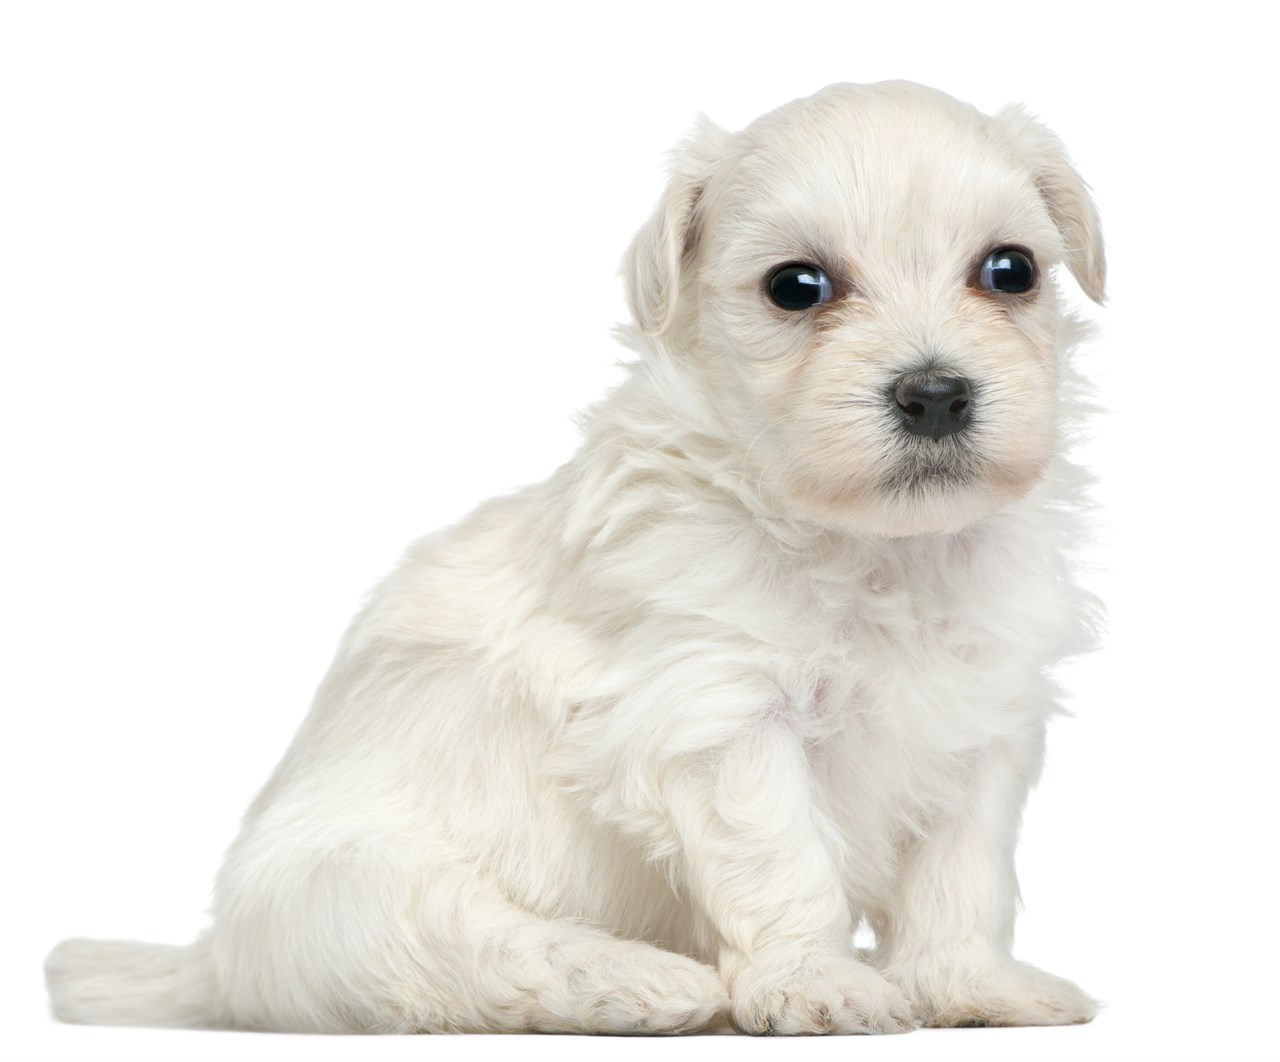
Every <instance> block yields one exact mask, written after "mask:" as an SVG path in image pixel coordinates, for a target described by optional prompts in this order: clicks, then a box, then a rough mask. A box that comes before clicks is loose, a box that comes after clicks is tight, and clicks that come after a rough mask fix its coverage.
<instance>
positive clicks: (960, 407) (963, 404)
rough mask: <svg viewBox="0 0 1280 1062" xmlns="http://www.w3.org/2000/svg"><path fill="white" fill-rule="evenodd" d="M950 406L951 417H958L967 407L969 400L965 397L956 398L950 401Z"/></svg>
mask: <svg viewBox="0 0 1280 1062" xmlns="http://www.w3.org/2000/svg"><path fill="white" fill-rule="evenodd" d="M950 408H951V415H952V416H953V417H958V416H959V415H960V414H961V413H963V412H964V411H965V410H966V409H968V408H969V400H968V399H967V398H957V399H956V400H955V401H954V402H952V403H951V407H950Z"/></svg>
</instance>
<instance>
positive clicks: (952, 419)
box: [893, 372, 972, 439]
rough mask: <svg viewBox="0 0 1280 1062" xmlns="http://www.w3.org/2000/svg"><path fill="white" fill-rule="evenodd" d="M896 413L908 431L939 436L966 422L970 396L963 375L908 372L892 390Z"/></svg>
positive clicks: (967, 420) (932, 436)
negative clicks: (896, 408) (896, 404)
mask: <svg viewBox="0 0 1280 1062" xmlns="http://www.w3.org/2000/svg"><path fill="white" fill-rule="evenodd" d="M893 397H894V399H895V400H896V401H897V403H898V415H899V416H900V417H901V418H902V423H903V425H904V426H905V427H906V429H907V431H909V432H911V433H912V434H913V435H927V436H929V438H931V439H941V438H942V437H943V436H944V435H950V434H951V433H952V432H956V431H959V430H960V429H961V428H963V427H964V426H965V425H966V424H967V423H968V422H969V407H970V405H971V404H972V396H971V394H970V392H969V381H968V380H966V379H965V378H964V377H963V376H939V375H938V374H937V373H932V372H909V373H907V375H906V376H904V377H902V379H900V380H899V381H898V386H897V387H895V388H894V390H893Z"/></svg>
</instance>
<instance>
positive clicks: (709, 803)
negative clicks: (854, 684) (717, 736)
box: [663, 718, 913, 1034]
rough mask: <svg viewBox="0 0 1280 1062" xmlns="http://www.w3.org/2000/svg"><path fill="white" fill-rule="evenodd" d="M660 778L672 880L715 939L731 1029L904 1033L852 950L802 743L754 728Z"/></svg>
mask: <svg viewBox="0 0 1280 1062" xmlns="http://www.w3.org/2000/svg"><path fill="white" fill-rule="evenodd" d="M664 773H665V775H666V777H665V778H664V782H663V791H664V794H665V800H664V803H665V806H666V810H667V814H668V815H669V816H670V819H669V821H670V825H671V827H672V828H673V829H674V832H675V835H676V837H677V838H678V847H679V851H678V855H677V857H676V859H677V870H678V872H679V874H680V876H681V877H682V878H683V880H684V882H685V883H686V885H687V887H688V889H689V891H690V893H691V894H692V898H693V899H694V901H695V902H696V904H697V905H698V907H699V909H700V911H701V912H702V914H703V915H704V916H705V917H706V918H707V920H708V921H709V922H710V923H711V925H712V926H713V927H714V930H715V935H716V937H718V942H719V948H718V966H719V969H720V971H721V974H722V976H723V977H724V980H725V984H726V986H727V988H728V989H729V995H730V999H731V1001H732V1002H731V1014H732V1018H733V1021H734V1023H735V1024H736V1025H737V1026H738V1028H740V1029H742V1030H743V1031H745V1032H750V1033H782V1034H796V1033H865V1032H900V1031H903V1030H906V1029H909V1028H911V1027H912V1024H913V1023H912V1017H911V1008H910V1005H909V1003H908V1001H907V999H906V997H905V996H904V995H903V994H902V993H901V992H900V991H899V990H898V989H897V988H895V987H894V986H893V985H892V984H890V983H889V982H888V981H887V980H885V978H884V977H882V976H881V975H880V974H879V973H878V972H876V970H875V969H873V968H872V967H871V966H869V965H867V964H865V963H863V962H861V961H860V960H859V959H858V958H857V957H856V956H855V954H854V952H853V948H852V925H851V924H850V915H849V906H848V902H847V900H846V898H845V895H844V891H843V887H842V884H841V876H840V873H839V870H838V866H837V863H836V858H835V855H834V852H835V851H837V850H838V848H837V845H836V842H835V840H834V837H835V833H834V830H833V829H832V828H831V827H830V826H829V824H828V823H827V822H826V821H825V820H824V817H823V816H822V814H821V813H820V811H819V810H818V808H817V807H816V806H815V803H814V800H813V794H812V792H811V785H810V773H809V764H808V760H807V757H806V755H805V750H804V747H803V744H802V742H801V741H800V739H799V737H798V736H797V735H796V734H795V733H794V732H793V730H792V729H791V728H790V727H789V726H788V725H787V724H786V722H785V721H784V720H781V719H776V718H773V719H771V718H765V719H762V720H757V721H756V723H755V725H753V726H751V727H748V728H747V732H746V733H744V734H742V735H741V736H736V737H734V738H733V739H732V740H731V741H730V742H728V743H727V744H726V745H723V746H721V747H720V748H718V749H716V750H715V751H714V752H711V753H706V752H704V753H702V754H699V755H698V756H696V757H692V758H687V759H682V760H681V761H680V762H678V763H673V764H671V765H670V767H669V769H668V770H667V771H666V772H664Z"/></svg>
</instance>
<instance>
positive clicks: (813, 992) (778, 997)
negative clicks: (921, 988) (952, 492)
mask: <svg viewBox="0 0 1280 1062" xmlns="http://www.w3.org/2000/svg"><path fill="white" fill-rule="evenodd" d="M732 984H733V987H732V990H731V993H730V994H731V1005H730V1014H731V1015H732V1018H733V1022H734V1024H735V1025H736V1026H737V1027H738V1028H739V1029H741V1030H742V1031H743V1032H746V1033H752V1034H755V1035H769V1036H805V1035H809V1036H813V1035H824V1034H828V1033H896V1032H906V1031H907V1030H908V1029H912V1028H914V1027H915V1023H914V1021H913V1020H912V1016H911V1004H910V1001H909V1000H908V999H907V997H906V996H905V995H903V993H902V992H901V991H900V990H899V989H897V988H895V987H894V986H893V985H891V984H890V983H889V982H888V981H886V980H885V979H884V978H883V977H882V976H881V975H880V974H879V973H877V972H876V971H875V970H873V969H872V968H871V967H870V966H867V965H865V964H864V963H861V962H859V961H858V960H857V959H854V958H852V957H845V956H806V957H804V958H799V959H791V960H779V959H773V960H769V961H763V962H752V963H750V964H748V965H746V966H745V968H744V969H743V970H742V972H741V973H740V974H738V975H737V976H735V977H733V979H732Z"/></svg>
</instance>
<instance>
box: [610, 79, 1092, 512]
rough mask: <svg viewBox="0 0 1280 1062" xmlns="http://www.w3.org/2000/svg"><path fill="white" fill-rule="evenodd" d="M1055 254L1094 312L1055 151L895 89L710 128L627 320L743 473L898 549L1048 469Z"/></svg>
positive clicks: (651, 230) (651, 238)
mask: <svg viewBox="0 0 1280 1062" xmlns="http://www.w3.org/2000/svg"><path fill="white" fill-rule="evenodd" d="M664 241H665V244H664ZM655 251H657V252H658V255H657V256H656V257H655V255H654V253H653V252H655ZM663 254H665V256H666V258H665V261H664V260H663V259H662V255H663ZM646 256H647V258H648V260H647V261H645V258H646ZM1060 262H1066V263H1067V264H1068V265H1069V266H1070V267H1071V268H1072V270H1073V272H1074V273H1075V274H1076V276H1077V278H1078V279H1079V280H1080V282H1081V284H1082V286H1083V287H1084V288H1085V290H1086V291H1087V292H1088V293H1089V294H1090V295H1091V296H1092V297H1094V298H1096V299H1100V298H1101V294H1102V281H1103V264H1102V250H1101V241H1100V238H1099V236H1098V229H1097V221H1096V214H1095V213H1094V211H1093V207H1092V204H1091V203H1090V201H1089V199H1088V195H1087V192H1086V191H1085V189H1084V186H1083V185H1082V184H1081V182H1080V181H1079V178H1078V177H1076V175H1075V173H1074V171H1072V170H1071V168H1070V166H1069V165H1068V164H1067V162H1066V159H1065V157H1064V156H1063V154H1062V151H1061V148H1060V146H1059V145H1058V144H1057V142H1056V141H1055V140H1054V139H1053V138H1052V136H1051V135H1050V134H1048V133H1047V132H1046V131H1045V130H1043V129H1042V128H1041V127H1039V126H1037V125H1036V124H1035V123H1034V122H1032V121H1030V119H1028V118H1026V117H1025V115H1023V114H1021V112H1017V111H1012V112H1008V111H1007V112H1002V114H1001V115H1000V116H999V117H997V118H995V119H992V118H988V117H986V116H984V115H981V114H979V113H978V112H977V111H975V110H973V109H972V108H970V107H968V106H966V105H964V104H960V103H958V102H956V101H955V100H952V99H950V98H949V97H947V96H944V95H942V94H941V93H937V92H933V91H931V90H928V89H923V88H920V87H919V86H913V85H906V84H901V83H893V84H887V85H878V86H867V87H857V86H833V87H832V88H829V89H826V90H824V91H823V92H821V93H819V94H818V95H817V96H814V97H811V98H809V99H806V100H799V101H796V102H795V103H792V104H788V105H787V106H785V107H783V108H781V109H780V110H778V111H775V112H773V113H771V114H769V115H766V116H765V117H763V118H761V119H759V120H758V121H757V122H755V123H754V124H753V125H751V126H750V127H748V129H746V130H745V131H743V132H742V133H739V134H736V135H733V136H730V135H728V134H724V133H722V132H720V131H718V130H714V129H713V128H710V127H707V128H704V129H703V130H702V131H701V133H700V134H699V135H698V136H697V137H696V138H695V139H694V141H693V142H691V143H690V144H689V145H687V146H686V150H685V153H684V156H683V158H682V160H681V161H680V163H679V164H678V165H677V170H676V174H675V176H673V178H672V183H671V186H670V188H669V189H668V193H667V198H666V200H665V201H664V205H663V207H662V208H661V209H660V211H659V214H658V216H657V217H656V218H655V219H654V221H653V222H651V223H650V226H649V227H648V229H647V230H645V231H642V233H641V234H640V235H639V236H638V237H637V241H636V244H635V245H634V246H633V248H632V252H631V258H630V259H629V263H628V265H629V278H630V280H631V290H630V294H631V301H632V307H633V310H634V311H635V312H636V316H637V320H638V322H639V323H640V324H641V326H642V327H643V328H645V330H646V331H649V332H651V333H655V334H664V335H665V338H666V339H667V340H668V343H667V344H665V345H666V346H668V347H669V350H670V355H671V357H672V358H673V359H674V360H675V361H676V362H677V364H678V365H679V368H680V371H682V372H684V373H686V374H687V376H688V377H689V379H690V380H691V381H692V382H694V383H695V384H696V386H698V387H699V388H700V389H701V390H702V391H704V393H705V397H706V399H707V400H708V402H709V403H711V404H712V405H713V406H714V408H716V409H717V410H718V412H719V416H720V418H721V424H720V425H719V429H720V430H721V431H722V432H723V434H724V435H725V436H726V437H727V438H728V439H730V440H731V441H732V443H733V445H734V446H735V447H736V448H738V450H739V451H740V454H741V460H742V469H743V473H744V474H745V475H746V476H749V477H751V479H752V480H753V482H755V483H756V484H757V485H758V486H759V487H760V488H761V489H762V490H764V491H767V492H768V494H769V495H770V496H772V497H775V498H778V499H780V500H781V501H782V502H783V503H784V504H785V505H786V506H787V507H788V508H789V510H790V511H794V512H798V513H802V514H804V515H806V516H809V517H811V518H813V519H816V520H818V521H820V522H823V523H827V524H830V525H833V526H841V527H846V528H850V529H854V530H858V531H864V532H869V533H873V534H882V535H907V534H919V533H926V532H938V531H950V530H954V529H957V528H959V527H962V526H963V525H965V524H966V523H969V522H971V521H972V520H974V519H977V518H978V517H980V516H982V515H984V514H986V513H989V512H991V511H993V510H994V509H996V508H998V507H999V506H1001V505H1003V504H1005V503H1007V502H1009V501H1011V500H1013V499H1015V498H1017V497H1020V496H1021V495H1022V494H1024V493H1025V492H1026V491H1027V490H1028V489H1029V488H1030V487H1031V486H1032V485H1033V484H1034V483H1035V482H1036V481H1037V479H1038V478H1039V477H1040V475H1041V473H1042V471H1043V469H1044V467H1045V465H1046V463H1047V461H1048V459H1049V457H1050V455H1051V452H1052V449H1053V445H1054V439H1055V428H1056V418H1055V409H1056V403H1057V380H1058V366H1057V364H1056V351H1057V348H1058V339H1059V335H1058V332H1059V327H1060V322H1061V315H1060V312H1059V309H1058V305H1057V303H1058V300H1057V293H1056V291H1055V289H1054V286H1053V284H1052V282H1051V280H1050V278H1049V276H1048V271H1049V270H1050V269H1051V268H1052V267H1054V266H1055V265H1056V264H1058V263H1060ZM663 270H666V271H667V273H666V275H665V276H663V275H661V274H662V272H663Z"/></svg>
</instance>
